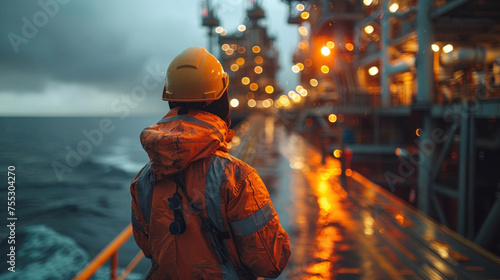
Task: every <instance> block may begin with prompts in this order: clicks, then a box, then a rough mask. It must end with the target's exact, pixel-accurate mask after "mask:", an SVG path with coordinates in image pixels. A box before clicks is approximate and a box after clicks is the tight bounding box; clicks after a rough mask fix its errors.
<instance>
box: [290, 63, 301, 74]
mask: <svg viewBox="0 0 500 280" xmlns="http://www.w3.org/2000/svg"><path fill="white" fill-rule="evenodd" d="M292 72H293V73H299V72H300V68H299V66H297V65H294V66H292Z"/></svg>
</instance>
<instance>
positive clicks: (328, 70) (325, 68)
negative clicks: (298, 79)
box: [321, 65, 330, 74]
mask: <svg viewBox="0 0 500 280" xmlns="http://www.w3.org/2000/svg"><path fill="white" fill-rule="evenodd" d="M321 72H323V73H324V74H327V73H328V72H330V68H329V67H328V66H326V65H323V66H321Z"/></svg>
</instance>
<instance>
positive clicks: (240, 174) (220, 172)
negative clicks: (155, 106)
mask: <svg viewBox="0 0 500 280" xmlns="http://www.w3.org/2000/svg"><path fill="white" fill-rule="evenodd" d="M228 83H229V78H228V75H227V73H226V72H224V70H223V68H222V65H221V64H220V62H219V61H218V60H217V59H216V58H215V57H214V56H213V55H212V54H210V53H209V52H207V51H206V50H205V49H204V48H201V47H193V48H188V49H186V50H185V51H184V52H182V53H181V54H179V55H178V56H177V57H175V58H174V59H173V61H172V62H171V63H170V65H169V67H168V70H167V75H166V83H165V86H164V88H163V100H165V101H168V102H169V107H170V108H171V110H170V111H169V112H168V113H167V115H166V116H165V117H163V118H162V119H161V120H160V121H158V122H157V123H156V124H153V125H151V126H149V127H147V128H145V129H144V130H143V131H142V133H141V137H140V139H141V143H142V146H143V148H144V149H145V151H146V152H147V154H148V156H149V160H150V161H149V163H148V164H147V165H146V166H144V167H143V169H142V170H141V171H140V172H139V174H138V175H137V176H136V177H135V178H134V179H133V181H132V184H131V186H130V191H131V195H132V225H133V232H134V238H135V241H136V243H137V245H138V246H139V247H140V248H141V250H142V251H143V252H144V255H145V256H146V257H147V258H150V259H151V263H152V266H151V269H150V271H149V273H148V275H147V277H146V279H181V280H183V279H253V280H255V279H256V278H257V277H267V278H276V277H278V276H279V275H280V274H281V272H282V271H283V269H284V268H285V267H286V265H287V263H288V259H289V257H290V241H289V238H288V235H287V233H286V231H285V230H284V229H283V228H282V227H281V225H280V222H279V217H278V214H277V213H276V211H275V209H274V207H273V204H272V202H271V199H270V196H269V192H268V190H267V188H266V186H265V185H264V183H263V182H262V180H261V179H260V177H259V175H258V174H257V172H256V171H255V169H253V168H251V167H250V166H249V165H247V164H246V163H244V162H242V161H240V160H238V159H237V158H235V157H233V156H231V155H229V153H228V148H227V145H228V143H229V142H230V141H231V139H232V136H233V134H234V131H232V130H230V129H229V126H230V122H231V121H230V117H229V97H228V91H227V87H228Z"/></svg>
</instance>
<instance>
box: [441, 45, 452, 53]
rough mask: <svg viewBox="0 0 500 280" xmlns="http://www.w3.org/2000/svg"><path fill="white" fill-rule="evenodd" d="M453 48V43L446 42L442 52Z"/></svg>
mask: <svg viewBox="0 0 500 280" xmlns="http://www.w3.org/2000/svg"><path fill="white" fill-rule="evenodd" d="M452 50H453V45H452V44H448V45H446V46H444V47H443V52H444V53H449V52H451V51H452Z"/></svg>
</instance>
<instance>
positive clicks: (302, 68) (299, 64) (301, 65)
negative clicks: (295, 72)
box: [295, 62, 304, 71]
mask: <svg viewBox="0 0 500 280" xmlns="http://www.w3.org/2000/svg"><path fill="white" fill-rule="evenodd" d="M295 65H297V67H299V69H300V71H302V70H304V64H302V63H300V62H299V63H297V64H295Z"/></svg>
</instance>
